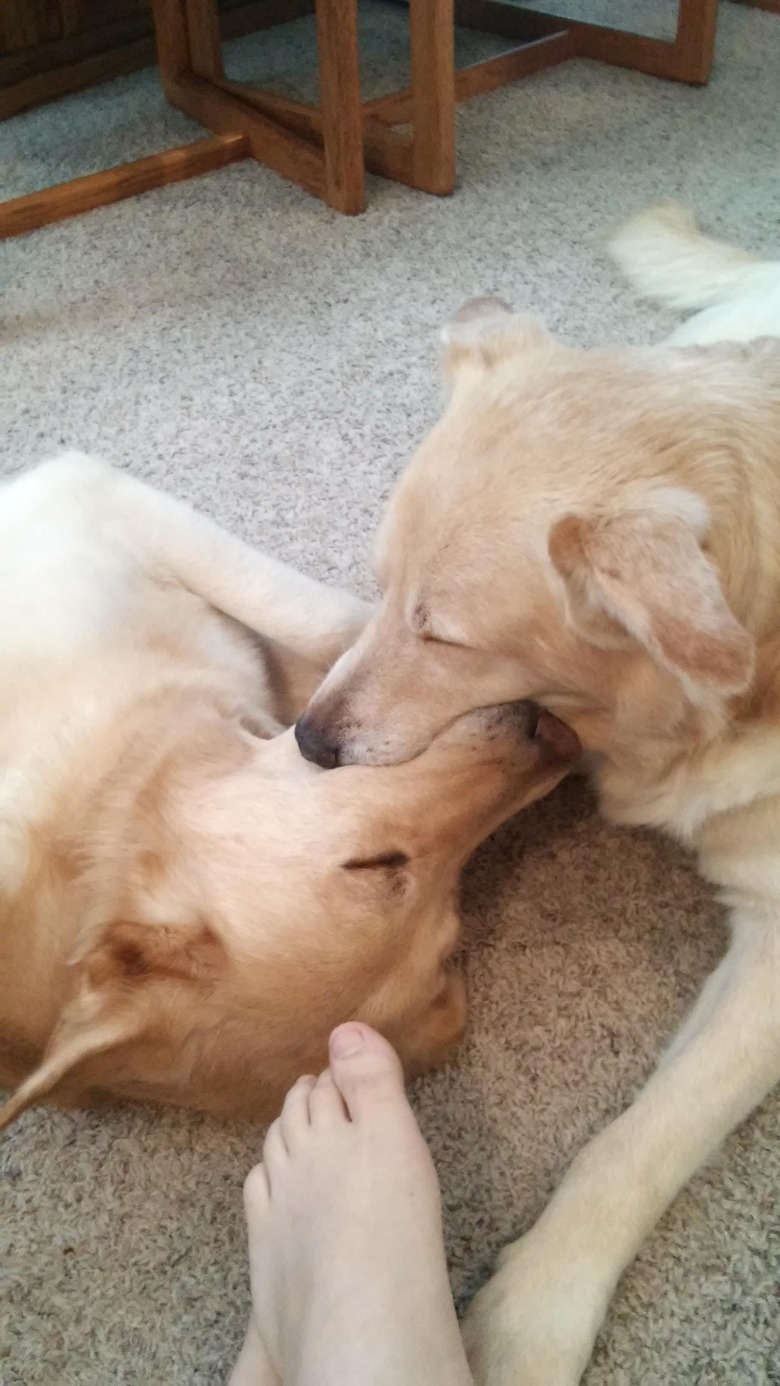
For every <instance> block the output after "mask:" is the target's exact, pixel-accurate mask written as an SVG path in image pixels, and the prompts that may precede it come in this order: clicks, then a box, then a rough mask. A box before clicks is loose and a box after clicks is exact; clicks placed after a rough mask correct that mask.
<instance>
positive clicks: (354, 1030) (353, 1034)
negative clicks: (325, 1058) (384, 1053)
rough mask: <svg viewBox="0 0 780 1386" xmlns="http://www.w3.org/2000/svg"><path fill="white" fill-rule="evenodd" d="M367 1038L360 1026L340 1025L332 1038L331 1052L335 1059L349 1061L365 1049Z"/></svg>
mask: <svg viewBox="0 0 780 1386" xmlns="http://www.w3.org/2000/svg"><path fill="white" fill-rule="evenodd" d="M364 1043H365V1036H364V1034H363V1031H362V1029H361V1028H360V1026H359V1025H339V1027H338V1029H336V1030H334V1031H333V1034H332V1035H331V1037H330V1052H331V1054H332V1055H333V1057H334V1059H348V1058H349V1057H350V1055H352V1054H357V1053H358V1052H359V1050H361V1049H362V1048H363V1045H364Z"/></svg>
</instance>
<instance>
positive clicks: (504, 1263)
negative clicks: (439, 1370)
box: [463, 1236, 606, 1386]
mask: <svg viewBox="0 0 780 1386" xmlns="http://www.w3.org/2000/svg"><path fill="white" fill-rule="evenodd" d="M605 1307H606V1306H605V1305H603V1304H602V1303H598V1304H595V1303H594V1301H593V1295H592V1293H590V1292H589V1290H588V1284H587V1279H586V1278H584V1277H583V1278H580V1277H579V1276H576V1277H575V1276H573V1275H572V1273H571V1269H570V1268H568V1269H567V1270H564V1271H562V1272H560V1273H559V1271H558V1269H557V1268H556V1266H555V1265H554V1262H552V1261H546V1260H545V1258H544V1256H543V1255H542V1256H538V1255H537V1254H536V1251H535V1248H534V1245H533V1237H532V1236H529V1237H527V1238H523V1239H522V1240H521V1241H519V1242H515V1243H514V1245H513V1246H510V1247H508V1248H507V1249H506V1251H504V1253H503V1254H502V1256H501V1259H500V1262H499V1269H498V1271H497V1272H496V1274H495V1275H494V1276H493V1278H492V1280H489V1281H488V1283H487V1285H485V1287H484V1289H482V1290H480V1291H479V1293H478V1294H477V1295H476V1297H475V1298H474V1300H473V1302H472V1304H471V1306H470V1308H469V1310H468V1313H467V1315H466V1317H465V1319H464V1322H463V1342H464V1345H465V1348H466V1354H467V1356H468V1359H469V1366H470V1368H471V1371H472V1374H473V1376H474V1381H475V1382H476V1386H577V1383H578V1382H579V1381H580V1378H581V1376H582V1374H583V1372H584V1371H585V1368H586V1366H587V1364H588V1359H589V1357H590V1354H591V1350H592V1347H593V1342H594V1339H595V1336H596V1333H597V1332H598V1329H599V1327H600V1324H601V1319H602V1317H603V1312H604V1309H605Z"/></svg>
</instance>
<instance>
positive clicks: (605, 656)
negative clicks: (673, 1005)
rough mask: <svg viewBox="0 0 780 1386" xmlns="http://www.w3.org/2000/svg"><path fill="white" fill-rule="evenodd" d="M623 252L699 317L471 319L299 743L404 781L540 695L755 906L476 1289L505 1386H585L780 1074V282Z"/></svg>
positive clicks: (481, 1361) (775, 276) (633, 812)
mask: <svg viewBox="0 0 780 1386" xmlns="http://www.w3.org/2000/svg"><path fill="white" fill-rule="evenodd" d="M612 246H613V253H614V255H615V257H616V259H617V260H618V262H619V263H620V264H621V265H622V267H623V270H624V271H625V272H626V273H627V274H628V275H629V277H630V278H631V279H632V280H633V282H634V283H635V284H636V285H637V286H638V287H639V289H640V290H643V291H645V292H648V291H651V292H652V293H653V294H654V295H655V296H656V297H657V298H660V299H665V300H666V301H667V302H669V303H674V304H677V305H678V306H680V307H687V308H689V309H691V308H701V309H702V311H701V313H700V314H698V315H697V316H694V317H692V318H690V319H689V321H688V322H687V323H686V324H684V326H683V327H682V328H681V329H680V331H679V332H678V333H677V334H676V340H672V342H671V343H664V344H662V345H660V346H656V347H652V348H645V349H628V348H616V349H608V350H596V351H578V350H572V349H568V348H566V347H564V346H562V345H560V344H559V343H558V342H556V341H555V340H553V338H552V337H551V336H550V335H549V333H548V332H547V331H546V330H545V328H544V327H543V326H541V325H540V324H539V323H537V322H535V321H530V320H528V319H527V318H525V317H522V316H517V315H514V314H513V313H511V312H510V311H509V310H508V309H507V308H506V306H505V305H504V304H502V303H501V302H500V301H496V300H492V299H491V300H478V301H476V302H474V303H471V304H469V305H467V307H466V308H465V309H464V310H462V311H461V312H460V313H459V314H458V315H457V316H456V318H455V320H454V321H453V322H452V323H451V324H450V325H449V326H448V328H447V329H446V331H445V334H444V339H445V366H446V371H447V375H448V377H449V381H450V386H451V396H450V401H449V404H448V407H447V410H446V412H445V414H444V416H443V418H442V419H441V421H440V422H439V423H438V425H436V427H434V429H433V431H432V433H431V434H430V435H429V437H428V438H427V439H426V440H425V441H424V442H423V444H422V446H421V448H420V450H419V451H418V453H417V454H416V456H415V457H414V458H413V460H412V462H411V463H410V465H409V467H408V469H407V470H406V472H405V474H404V475H403V477H402V479H401V481H400V483H399V485H398V487H397V489H396V491H395V493H394V495H393V496H392V498H391V500H390V503H389V507H388V510H387V513H386V516H385V518H384V521H383V524H382V526H381V529H380V533H379V538H378V545H377V571H378V576H379V579H380V583H381V586H382V588H383V594H384V595H383V599H382V602H381V605H380V607H379V609H378V611H377V613H376V614H375V615H374V616H373V617H372V619H371V621H370V622H369V623H368V625H367V627H366V629H365V630H364V632H363V634H362V635H361V636H360V638H359V639H358V641H357V642H356V644H355V645H354V647H353V648H352V649H351V650H349V651H348V652H347V653H346V654H345V655H343V656H342V658H341V660H340V661H339V662H338V663H337V664H336V665H335V667H334V669H333V670H332V671H331V673H330V674H329V675H328V676H327V677H326V679H325V681H324V682H323V684H322V685H321V687H320V689H319V690H318V692H317V693H316V694H315V697H314V699H313V701H312V702H311V704H310V706H309V708H308V710H307V712H306V714H305V715H304V717H303V718H302V719H301V720H300V721H299V723H298V728H297V736H298V741H299V744H300V746H301V749H302V751H303V753H304V755H307V756H309V757H310V758H311V759H312V760H313V761H315V762H317V763H319V764H320V765H322V766H325V767H327V766H333V765H353V764H356V763H365V764H372V765H387V764H391V763H396V762H406V761H409V760H410V758H413V757H415V756H418V755H424V754H425V748H426V747H427V746H428V745H429V744H430V742H431V739H432V738H433V737H434V736H435V735H437V734H441V731H442V728H444V727H446V726H448V725H450V724H451V723H452V722H453V720H454V719H456V718H458V717H460V716H462V715H464V714H465V713H466V712H467V710H468V709H469V708H470V707H474V706H476V705H485V704H489V703H491V702H497V703H498V702H503V701H504V700H506V699H508V698H515V697H529V698H532V699H534V700H535V701H537V702H538V703H540V704H541V705H542V706H544V707H545V708H547V709H549V710H551V711H553V712H554V713H556V715H558V716H560V717H562V718H564V719H565V720H566V721H567V722H568V723H570V724H571V726H572V727H573V728H574V730H575V731H576V732H577V734H578V736H579V738H580V740H581V742H582V744H583V746H584V748H585V753H586V761H587V763H588V765H589V767H590V769H591V771H592V773H593V776H594V778H595V782H596V785H597V788H598V792H599V795H600V799H601V803H602V806H603V808H604V811H605V812H606V814H607V815H608V816H609V817H610V818H612V819H613V820H614V821H616V822H619V823H630V824H645V825H654V826H656V827H659V828H662V829H664V830H666V831H667V832H668V833H671V834H672V835H673V836H674V837H676V838H677V839H679V840H681V841H682V842H684V843H686V844H688V846H690V847H691V848H692V849H693V850H694V851H695V852H696V853H697V855H698V860H699V864H700V867H701V870H702V871H703V873H704V875H705V876H706V877H707V878H708V879H709V880H710V881H711V882H713V884H714V885H715V887H716V888H717V890H718V891H719V893H720V897H721V899H722V900H723V901H724V902H725V903H726V904H727V905H728V907H729V909H730V915H731V929H732V942H731V946H730V949H729V951H728V953H727V955H726V957H725V958H724V960H723V961H722V963H721V964H720V966H719V967H718V968H717V970H716V971H715V973H714V975H713V976H712V977H711V978H710V980H709V981H708V982H707V984H706V986H705V987H704V990H703V993H702V995H701V997H700V999H699V1001H698V1003H697V1004H696V1005H695V1007H694V1009H693V1012H692V1014H691V1015H690V1016H689V1018H688V1019H687V1021H686V1023H685V1024H684V1025H683V1028H682V1030H681V1032H680V1033H679V1034H678V1035H677V1037H676V1039H675V1040H674V1042H673V1043H672V1045H671V1048H670V1049H669V1050H668V1052H667V1053H666V1055H665V1056H664V1058H663V1060H662V1062H661V1065H660V1068H659V1069H658V1071H657V1072H656V1073H655V1075H654V1076H653V1077H652V1078H651V1080H650V1082H649V1083H648V1085H647V1087H646V1088H645V1090H644V1091H643V1092H642V1094H641V1095H640V1096H639V1098H638V1100H637V1101H636V1102H635V1103H634V1105H633V1106H632V1107H630V1108H629V1109H628V1110H627V1111H626V1112H624V1113H623V1115H621V1116H620V1117H618V1119H617V1120H616V1121H615V1122H614V1123H613V1124H612V1125H611V1126H610V1127H608V1128H607V1129H606V1130H605V1131H604V1132H602V1133H601V1134H600V1135H599V1136H598V1137H597V1138H596V1139H595V1140H594V1141H593V1142H592V1143H591V1144H590V1145H588V1146H587V1147H586V1148H585V1149H584V1150H583V1151H582V1152H581V1153H580V1154H579V1155H578V1157H577V1158H576V1159H575V1162H574V1164H573V1166H572V1168H571V1170H570V1171H569V1173H568V1175H567V1176H566V1178H565V1179H564V1182H563V1184H562V1186H561V1188H560V1189H559V1190H558V1192H557V1193H556V1195H555V1196H554V1197H553V1199H552V1201H551V1203H550V1204H549V1206H548V1207H547V1209H546V1210H545V1212H544V1213H543V1214H542V1216H541V1218H540V1219H539V1221H538V1222H537V1224H536V1225H535V1226H534V1227H533V1228H532V1229H531V1230H530V1231H529V1232H528V1233H527V1235H526V1236H524V1237H523V1238H522V1239H521V1240H520V1241H519V1242H517V1243H515V1244H514V1245H513V1246H511V1247H509V1248H508V1249H507V1250H505V1252H504V1253H503V1255H502V1257H501V1261H500V1269H499V1270H498V1273H497V1274H496V1275H495V1276H494V1278H493V1280H492V1281H490V1282H489V1283H488V1284H487V1285H486V1287H485V1288H484V1289H483V1290H482V1291H481V1292H480V1293H479V1294H478V1295H477V1296H476V1299H475V1301H474V1303H473V1305H472V1306H471V1309H470V1311H469V1313H468V1315H467V1318H466V1322H465V1339H466V1344H467V1348H468V1352H469V1357H470V1361H471V1363H472V1367H473V1371H474V1373H475V1378H476V1380H477V1381H478V1382H479V1383H481V1384H482V1386H510V1383H511V1386H517V1383H523V1386H571V1384H572V1383H574V1382H576V1381H578V1380H579V1378H580V1376H581V1374H582V1372H583V1370H584V1368H585V1366H586V1364H587V1361H588V1358H589V1356H590V1353H591V1349H592V1345H593V1341H594V1338H595V1336H596V1333H597V1331H598V1329H599V1327H600V1325H601V1323H602V1321H603V1318H604V1316H605V1313H606V1310H607V1307H608V1304H609V1300H610V1297H611V1295H612V1292H613V1290H614V1288H615V1285H616V1283H617V1281H618V1279H619V1277H620V1275H621V1273H622V1271H623V1270H624V1268H625V1267H626V1265H627V1264H628V1263H629V1262H630V1261H631V1259H632V1258H633V1256H634V1255H635V1254H636V1252H637V1250H638V1248H639V1247H640V1245H641V1244H642V1242H643V1241H644V1239H645V1238H646V1236H647V1235H648V1233H649V1232H650V1230H651V1229H652V1227H653V1225H654V1224H655V1223H656V1221H657V1220H658V1218H659V1217H660V1216H661V1214H662V1213H663V1212H664V1210H665V1209H666V1207H667V1206H668V1204H669V1203H670V1202H671V1200H672V1199H673V1198H674V1197H675V1195H676V1194H677V1192H678V1191H679V1190H680V1188H681V1187H682V1186H683V1185H684V1184H685V1183H686V1181H687V1180H688V1179H689V1178H690V1177H691V1175H692V1174H693V1173H694V1171H695V1170H696V1168H697V1167H698V1166H699V1165H700V1164H701V1162H702V1161H703V1160H705V1159H706V1158H707V1156H708V1155H709V1153H710V1152H711V1151H713V1150H714V1149H715V1148H716V1147H717V1145H718V1144H719V1143H720V1142H721V1141H722V1140H723V1139H724V1137H725V1136H726V1135H727V1133H728V1132H729V1131H731V1130H732V1128H733V1127H734V1126H735V1125H736V1124H737V1123H738V1122H740V1121H741V1120H742V1119H743V1118H744V1117H746V1116H747V1115H748V1113H749V1112H750V1111H751V1110H752V1109H753V1108H754V1107H755V1106H756V1105H757V1103H759V1102H760V1101H761V1100H762V1099H763V1097H764V1096H765V1095H766V1093H767V1092H768V1091H769V1090H770V1088H771V1087H772V1086H773V1085H774V1084H775V1083H776V1082H777V1080H778V1078H780V341H778V336H780V264H768V263H762V262H761V261H759V260H758V259H756V258H754V257H751V256H748V255H746V254H745V253H743V252H741V251H737V250H733V249H732V248H730V247H728V246H722V245H720V244H719V243H717V242H716V241H712V240H710V239H708V238H706V237H705V236H703V235H702V234H701V233H700V232H699V231H698V230H697V228H696V224H695V222H694V221H693V220H692V218H691V216H690V214H689V213H687V212H686V211H685V210H684V209H681V208H679V207H676V206H669V205H663V206H661V207H659V208H655V209H650V210H649V211H647V212H645V213H643V214H641V215H640V216H638V217H637V218H636V219H634V220H633V221H632V222H630V223H628V224H627V225H626V226H624V227H623V228H622V229H620V230H619V231H618V232H617V233H616V234H615V236H614V238H613V241H612ZM723 337H726V338H728V339H729V340H721V338H723ZM737 339H741V340H737Z"/></svg>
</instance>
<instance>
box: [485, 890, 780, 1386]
mask: <svg viewBox="0 0 780 1386" xmlns="http://www.w3.org/2000/svg"><path fill="white" fill-rule="evenodd" d="M733 925H734V936H733V942H732V946H731V949H730V951H729V952H728V954H727V955H726V957H725V958H724V960H723V962H722V963H721V964H720V967H719V968H718V969H717V970H716V972H715V973H714V974H713V976H712V977H711V978H710V981H709V982H708V984H707V986H706V987H705V989H704V991H703V993H702V996H701V998H700V1000H699V1002H698V1003H697V1005H696V1006H695V1007H694V1010H693V1012H692V1014H691V1016H690V1018H689V1020H688V1022H687V1023H686V1025H685V1026H684V1028H683V1030H682V1032H681V1034H680V1036H679V1037H678V1039H677V1041H676V1042H675V1043H674V1045H673V1046H672V1048H671V1049H670V1051H669V1053H668V1055H667V1056H666V1058H665V1060H664V1061H663V1063H662V1064H661V1066H660V1068H659V1069H658V1070H657V1072H656V1073H655V1074H654V1076H653V1077H652V1078H651V1080H650V1082H649V1083H648V1084H647V1087H646V1088H645V1089H644V1091H643V1092H642V1093H641V1095H640V1096H639V1098H638V1099H637V1101H636V1102H635V1103H634V1105H633V1106H632V1107H630V1108H629V1109H628V1110H627V1111H626V1112H624V1113H623V1115H622V1116H620V1117H619V1118H618V1119H617V1121H615V1122H613V1124H612V1125H611V1126H609V1127H607V1129H606V1130H605V1131H603V1132H602V1133H601V1134H600V1135H599V1136H597V1137H596V1139H595V1140H594V1141H592V1142H591V1143H590V1145H587V1146H586V1147H585V1149H584V1150H583V1151H582V1152H581V1153H580V1154H579V1155H578V1156H577V1158H576V1160H575V1161H574V1163H573V1165H572V1167H571V1169H570V1170H569V1172H568V1174H567V1175H566V1177H565V1179H564V1181H563V1184H562V1185H561V1187H560V1189H559V1190H558V1192H557V1193H556V1194H555V1195H554V1197H553V1199H552V1202H551V1203H550V1204H549V1206H548V1207H547V1209H546V1210H545V1212H544V1213H543V1214H542V1216H541V1218H540V1219H539V1221H538V1222H537V1223H536V1225H535V1226H534V1227H533V1228H532V1230H531V1231H530V1232H529V1233H528V1234H527V1235H526V1236H525V1237H523V1238H521V1240H520V1241H519V1242H516V1243H514V1245H513V1246H510V1247H508V1248H507V1249H506V1250H505V1251H504V1253H503V1255H502V1257H501V1260H500V1269H499V1270H498V1273H497V1274H496V1275H495V1276H494V1278H493V1279H492V1280H491V1281H490V1282H489V1283H488V1285H486V1286H485V1288H484V1289H483V1290H482V1291H480V1293H479V1294H478V1295H477V1297H476V1299H475V1300H474V1303H473V1304H472V1306H471V1309H470V1310H469V1313H468V1315H467V1318H466V1322H465V1324H464V1336H465V1340H466V1347H467V1351H468V1353H469V1358H470V1364H471V1368H472V1371H473V1372H474V1375H475V1380H476V1381H477V1383H479V1386H574V1383H575V1382H577V1381H579V1378H580V1376H581V1374H582V1372H583V1371H584V1369H585V1367H586V1365H587V1362H588V1358H589V1356H590V1353H591V1349H592V1346H593V1342H594V1339H595V1337H596V1334H597V1332H598V1330H599V1327H600V1325H601V1322H602V1320H603V1318H604V1315H605V1313H606V1310H607V1306H608V1304H609V1300H610V1297H611V1295H612V1292H613V1290H614V1288H615V1285H616V1284H617V1281H618V1279H619V1277H620V1275H621V1274H622V1272H623V1270H624V1269H625V1267H626V1266H627V1265H628V1264H629V1262H630V1261H631V1260H632V1258H633V1257H634V1255H635V1254H636V1252H637V1251H638V1249H639V1247H640V1246H641V1244H642V1242H643V1241H644V1239H645V1237H646V1236H647V1234H648V1233H649V1232H650V1230H651V1228H652V1227H653V1226H654V1224H655V1223H656V1222H657V1221H658V1219H659V1218H660V1216H661V1214H662V1213H663V1212H664V1210H665V1209H666V1208H667V1206H668V1205H669V1203H670V1202H671V1200H672V1199H673V1198H674V1197H675V1195H676V1194H677V1193H678V1192H679V1190H680V1189H681V1188H682V1187H683V1185H684V1184H685V1183H686V1182H687V1180H688V1179H689V1178H690V1176H691V1175H692V1174H693V1173H694V1171H695V1170H696V1169H697V1167H698V1166H699V1165H700V1164H701V1163H702V1161H703V1160H705V1159H706V1158H707V1156H708V1155H709V1154H710V1153H711V1152H712V1151H713V1150H714V1149H715V1148H716V1147H717V1146H718V1145H719V1144H720V1142H721V1141H722V1140H723V1139H724V1137H725V1136H726V1135H727V1134H728V1133H729V1131H731V1130H732V1128H733V1127H734V1126H736V1125H737V1124H738V1123H739V1122H740V1121H742V1120H743V1119H744V1118H745V1117H746V1116H747V1115H748V1114H749V1112H750V1111H751V1110H752V1109H753V1108H754V1107H755V1106H756V1105H757V1104H758V1103H759V1102H760V1101H761V1100H762V1098H763V1097H764V1096H765V1095H766V1094H767V1092H768V1091H769V1090H770V1089H771V1088H772V1086H773V1085H774V1084H775V1083H776V1082H777V1081H778V1079H779V1078H780V917H778V915H777V914H775V915H774V917H772V916H771V915H770V914H769V913H768V907H767V906H766V905H764V906H763V907H760V906H756V907H754V908H753V909H750V910H749V909H746V908H743V909H741V910H740V911H739V912H738V913H736V914H735V916H734V919H733Z"/></svg>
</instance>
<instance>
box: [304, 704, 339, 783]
mask: <svg viewBox="0 0 780 1386" xmlns="http://www.w3.org/2000/svg"><path fill="white" fill-rule="evenodd" d="M295 740H296V741H297V742H298V749H299V750H300V753H301V755H302V756H303V758H304V760H311V761H313V762H314V764H315V765H321V766H322V768H323V770H333V769H335V767H336V766H337V765H338V763H339V751H338V746H334V745H332V743H331V742H330V741H329V740H328V738H327V737H326V736H325V735H324V734H323V732H322V731H321V730H320V728H319V727H318V726H317V725H316V723H315V722H313V721H312V720H311V718H310V717H309V716H308V715H307V714H306V713H304V714H303V716H302V717H299V718H298V721H297V722H296V724H295Z"/></svg>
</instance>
